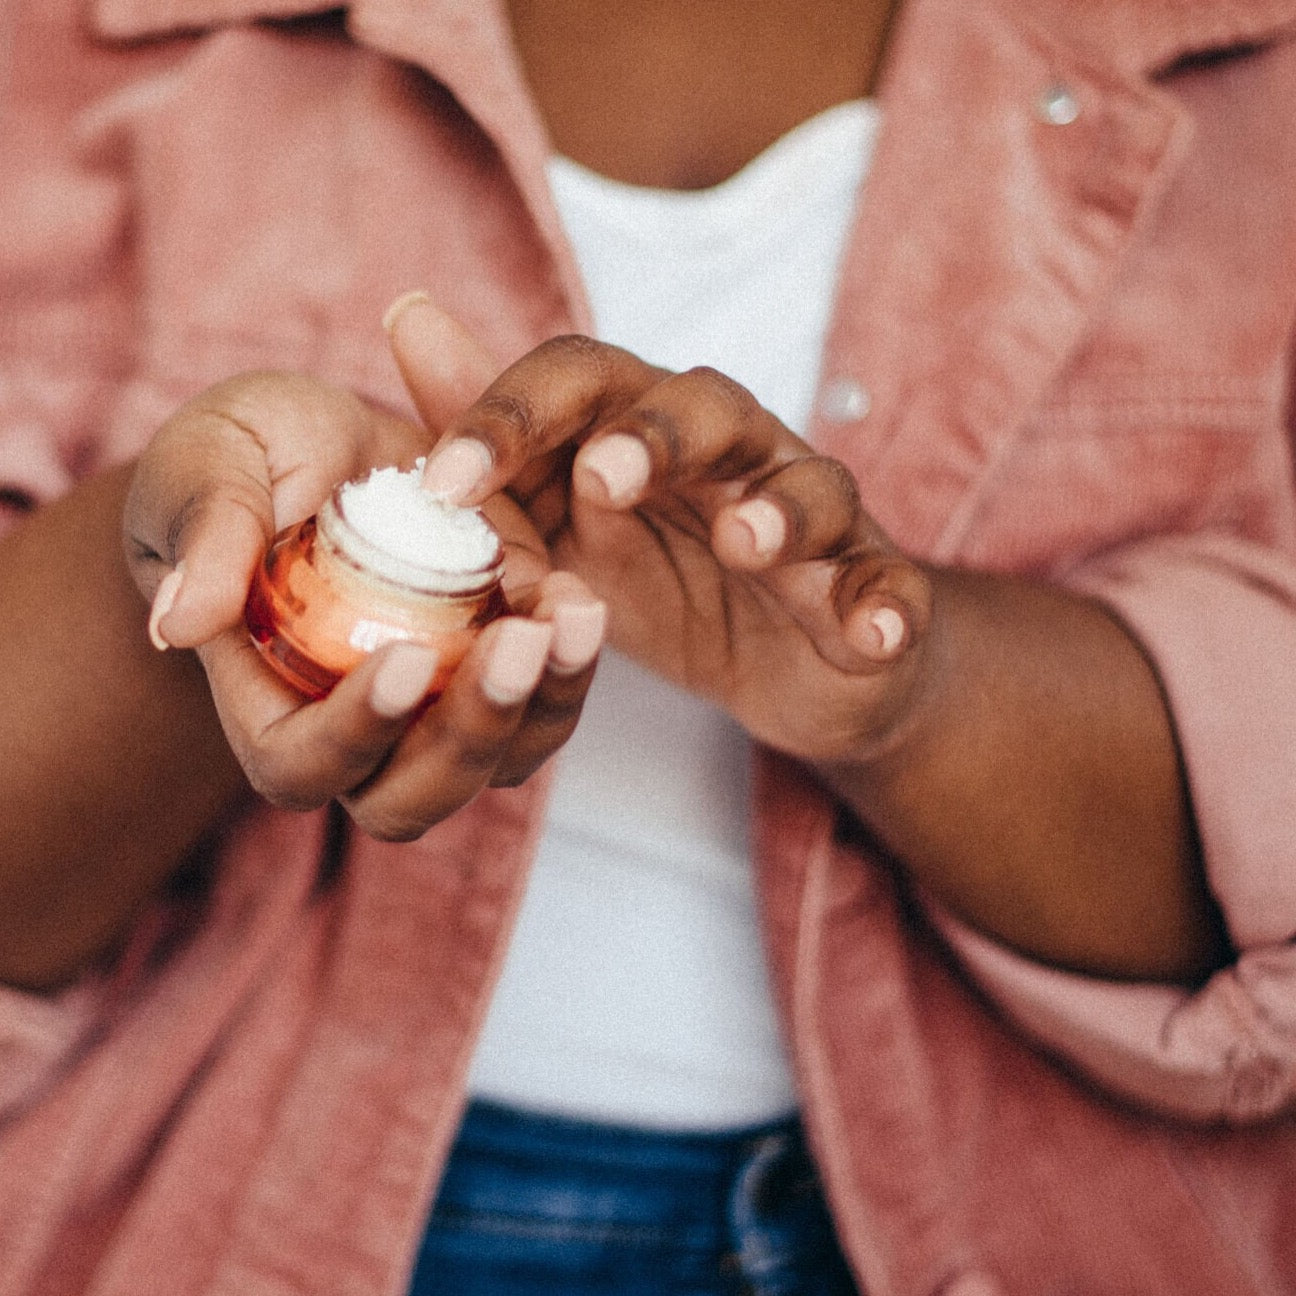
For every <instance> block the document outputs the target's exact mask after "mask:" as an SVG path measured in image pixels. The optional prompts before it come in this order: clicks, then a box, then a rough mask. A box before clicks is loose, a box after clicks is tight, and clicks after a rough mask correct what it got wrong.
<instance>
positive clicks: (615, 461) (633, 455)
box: [577, 432, 652, 504]
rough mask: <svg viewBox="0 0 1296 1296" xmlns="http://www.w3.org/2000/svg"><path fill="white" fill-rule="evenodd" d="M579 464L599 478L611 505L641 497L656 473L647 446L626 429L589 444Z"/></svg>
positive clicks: (578, 461)
mask: <svg viewBox="0 0 1296 1296" xmlns="http://www.w3.org/2000/svg"><path fill="white" fill-rule="evenodd" d="M577 465H578V467H579V468H580V470H581V471H583V472H588V473H591V474H592V475H593V476H594V477H595V478H597V479H598V482H599V485H600V486H601V487H602V488H603V491H604V492H605V493H606V495H607V498H608V502H609V503H610V504H626V503H629V502H630V501H631V500H632V499H635V498H637V497H638V496H639V494H640V493H641V492H642V491H643V488H644V487H645V486H647V485H648V478H649V476H650V475H651V473H652V462H651V461H650V460H649V458H648V449H647V447H646V446H645V445H644V443H643V442H642V441H640V440H639V438H638V437H633V436H630V435H629V434H627V433H625V432H613V433H612V434H611V435H609V436H605V437H602V438H601V439H600V440H598V441H595V442H593V443H592V444H590V445H587V446H586V447H585V448H584V449H583V450H582V451H581V452H580V455H579V456H578V457H577Z"/></svg>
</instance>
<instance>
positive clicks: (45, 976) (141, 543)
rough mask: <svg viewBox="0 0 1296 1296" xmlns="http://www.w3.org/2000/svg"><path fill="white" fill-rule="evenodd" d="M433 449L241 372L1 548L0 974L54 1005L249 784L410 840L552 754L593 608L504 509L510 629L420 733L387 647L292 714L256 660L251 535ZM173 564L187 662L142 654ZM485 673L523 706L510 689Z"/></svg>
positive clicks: (168, 630)
mask: <svg viewBox="0 0 1296 1296" xmlns="http://www.w3.org/2000/svg"><path fill="white" fill-rule="evenodd" d="M428 439H429V438H428V433H427V431H426V430H425V429H423V428H420V427H417V426H415V425H411V424H407V423H404V422H402V421H401V420H398V419H395V418H393V417H391V416H390V415H386V414H383V413H381V412H379V411H376V410H372V409H370V408H368V407H366V406H365V405H363V404H362V403H361V402H359V401H358V400H357V399H356V398H355V397H353V396H351V395H350V394H348V393H346V392H342V391H339V390H337V389H334V388H330V387H327V386H325V385H324V384H322V383H318V382H314V381H313V380H310V379H305V378H301V377H297V376H293V375H283V374H250V375H246V376H243V377H240V378H236V379H232V380H231V381H229V382H228V383H224V384H221V385H220V386H218V387H216V388H213V389H211V390H210V391H208V392H205V393H203V395H201V396H200V397H198V398H197V399H196V400H194V401H193V402H191V403H190V404H189V405H187V406H185V407H184V408H183V409H182V410H180V411H178V412H177V414H176V415H175V416H174V417H173V418H172V419H171V420H170V421H169V422H168V423H167V424H166V425H165V426H164V427H163V428H162V429H161V430H160V431H159V433H158V435H157V437H156V438H155V439H154V441H153V443H152V445H151V446H150V448H149V450H148V451H147V452H146V453H145V455H144V456H143V457H142V459H141V461H140V462H139V464H138V465H136V466H135V467H134V468H133V469H131V468H126V469H122V470H118V471H116V472H114V473H110V474H108V475H106V476H105V477H103V478H101V479H98V480H95V481H92V482H89V483H87V484H86V485H84V486H82V487H80V488H78V489H77V490H75V491H73V492H71V493H70V494H69V495H68V496H67V497H66V498H65V499H64V500H63V501H61V502H60V503H59V504H57V505H55V506H54V507H52V508H50V509H47V510H45V511H43V512H41V513H40V514H38V515H37V516H36V517H34V518H33V519H31V521H30V522H29V524H28V525H26V526H24V527H21V528H19V529H18V530H17V531H16V532H14V533H13V534H12V535H10V536H9V537H8V538H7V539H6V540H5V541H4V542H3V543H0V595H3V596H4V597H5V600H6V607H7V608H8V609H9V610H10V611H11V613H13V614H14V615H13V621H12V624H13V625H14V626H16V627H19V628H18V629H17V630H16V631H14V632H12V633H10V634H7V635H5V636H4V640H3V642H2V643H0V659H2V661H3V667H4V670H5V672H6V674H5V676H4V678H5V679H6V689H7V693H6V705H5V706H4V707H3V708H0V711H2V713H3V714H2V717H0V725H3V734H2V735H0V741H3V743H4V746H5V749H6V750H8V751H15V750H16V751H21V752H22V753H23V754H24V760H22V761H16V762H12V763H11V773H10V777H9V778H8V779H6V780H5V782H4V784H3V785H2V786H0V816H2V817H3V822H4V823H5V825H6V831H5V833H4V834H3V836H2V837H0V977H3V979H5V980H7V981H9V982H11V983H13V984H16V985H19V986H23V987H26V988H34V989H51V988H55V987H57V986H59V985H60V984H63V983H64V982H66V981H67V980H68V979H69V978H71V977H72V976H74V975H75V974H76V973H77V972H78V971H80V970H81V969H82V968H83V967H85V966H86V964H87V963H89V962H91V961H93V960H94V959H96V958H98V957H101V956H103V955H104V954H105V953H106V952H110V951H111V950H112V948H113V947H114V945H115V944H116V943H117V942H118V941H119V939H120V938H121V936H122V934H123V933H124V932H125V931H126V930H127V929H128V928H129V926H130V924H131V921H132V920H133V918H134V917H135V916H136V915H137V914H138V913H139V911H140V910H141V908H142V907H143V906H144V905H145V904H146V903H147V902H148V900H149V899H150V898H151V897H152V896H153V895H154V894H155V893H156V891H157V890H158V888H159V887H160V886H161V885H162V884H163V882H164V881H165V880H166V879H167V878H168V877H169V876H170V875H171V873H172V872H173V871H174V869H175V868H176V866H177V864H178V863H179V862H180V860H181V859H182V858H183V855H184V852H185V850H186V849H187V848H188V847H189V846H190V845H191V844H192V843H193V842H195V841H196V840H197V839H198V838H199V837H200V836H201V835H202V834H203V833H204V832H206V831H208V830H209V829H210V828H212V827H213V826H215V825H217V824H219V823H220V822H221V820H222V819H224V818H226V817H227V816H229V815H231V814H235V813H237V812H238V811H239V809H240V808H241V806H243V805H245V804H247V803H248V802H249V801H250V800H251V798H252V796H253V793H254V791H255V792H256V793H259V794H260V795H261V796H262V797H264V798H265V799H266V800H268V801H271V802H272V803H274V804H276V805H280V806H284V807H287V808H292V809H309V808H313V807H316V806H320V805H323V804H325V803H327V802H328V801H330V800H332V799H334V798H337V799H338V800H340V801H341V802H342V804H343V805H345V806H346V808H347V809H348V811H349V812H350V813H351V816H352V817H353V819H355V821H356V822H357V824H358V825H359V826H360V828H361V829H363V830H364V831H367V832H370V833H372V834H373V835H374V836H378V837H381V838H384V839H387V840H408V839H410V838H413V837H416V836H418V835H419V834H420V833H421V832H423V831H425V830H426V829H427V828H428V827H429V826H430V825H431V824H433V823H436V822H438V821H439V820H440V819H442V818H444V817H445V816H446V815H447V814H450V813H452V812H453V811H454V810H455V809H457V808H458V807H459V806H461V805H463V804H465V803H466V802H467V801H469V800H471V799H472V797H473V796H475V795H476V793H477V792H478V791H479V790H480V789H481V788H482V787H484V786H486V785H487V784H488V783H491V784H496V785H511V784H515V783H518V782H521V781H522V780H523V779H525V778H526V777H527V776H529V775H530V774H531V773H532V772H534V770H535V769H536V768H537V767H538V766H539V765H540V764H541V763H542V762H543V761H544V760H545V759H546V758H547V757H548V756H549V755H550V754H551V753H552V752H553V751H554V750H555V749H556V748H557V747H558V746H559V745H560V744H561V743H562V742H563V741H564V740H565V739H566V738H567V736H568V735H569V734H570V732H571V730H572V728H573V727H574V725H575V723H576V719H577V716H578V715H579V711H580V704H581V702H582V700H583V698H584V694H585V691H586V689H587V688H588V685H589V681H590V679H591V677H592V673H593V667H592V660H591V659H592V655H593V653H594V652H595V651H596V650H597V647H598V642H599V639H600V637H601V622H602V607H601V605H600V604H598V603H597V601H596V600H594V599H593V598H592V596H591V595H590V593H589V591H588V590H587V589H586V587H585V586H584V585H583V583H582V582H581V581H579V580H578V579H577V578H576V577H574V576H571V575H570V574H567V573H552V574H546V569H547V566H548V564H547V560H546V559H545V557H544V551H543V547H542V545H541V544H540V543H539V542H538V539H537V537H536V536H535V533H534V531H533V530H532V528H531V527H530V526H529V524H528V523H527V522H526V520H525V518H524V517H523V516H522V515H521V513H520V512H519V511H518V510H517V509H516V508H512V507H510V506H509V504H508V501H506V500H500V501H496V502H495V503H494V504H493V505H492V508H491V510H489V511H490V512H491V515H492V517H493V520H494V521H495V522H496V524H497V527H498V529H499V530H500V532H501V535H502V536H503V537H504V539H505V542H506V554H507V558H506V562H507V570H508V578H507V580H506V589H507V591H508V593H509V597H510V599H511V601H512V603H513V606H514V608H515V610H516V611H517V612H519V613H524V614H526V615H518V616H513V617H509V618H507V619H505V620H503V621H499V622H495V623H493V624H492V625H491V626H490V627H488V628H487V629H486V631H484V632H483V633H482V635H481V636H480V637H479V639H478V641H477V643H476V644H475V646H474V648H473V650H472V651H471V652H470V653H469V655H468V657H467V658H466V659H465V661H464V663H463V664H462V666H461V667H460V669H459V670H458V671H457V673H456V675H455V677H454V678H453V680H452V681H451V684H450V685H449V687H447V689H446V691H445V692H444V693H443V694H442V696H441V697H440V698H439V699H438V701H437V702H436V704H435V705H433V706H431V707H429V708H427V710H426V711H424V712H423V714H422V715H421V716H419V718H418V719H417V720H416V721H415V722H414V723H411V722H410V712H411V711H412V710H413V708H414V707H415V705H416V704H417V702H418V701H419V700H420V697H421V692H422V686H423V685H425V684H426V681H427V678H428V676H429V675H430V673H431V670H432V663H431V662H430V661H428V660H426V659H423V658H421V656H420V655H419V654H417V653H415V654H413V656H412V659H411V658H410V657H409V656H408V655H407V656H406V657H405V658H402V657H401V656H400V655H399V654H400V653H401V646H393V647H391V648H388V649H385V650H383V651H382V652H380V653H377V654H375V655H374V657H373V658H372V659H371V660H370V661H369V662H367V663H366V664H365V665H364V666H362V667H360V668H359V669H357V670H356V671H355V672H353V673H352V674H351V675H350V676H348V677H347V679H346V680H345V681H344V682H343V683H342V684H340V685H339V686H338V687H337V688H336V689H335V690H334V691H333V693H332V694H330V695H329V697H328V698H326V699H324V700H323V701H320V702H316V703H311V704H305V703H303V701H302V699H301V698H300V697H298V696H297V695H296V694H295V693H293V692H292V691H291V690H290V689H288V688H287V687H286V686H284V685H282V684H281V683H280V682H279V680H278V679H277V677H276V676H274V675H273V674H272V673H271V672H270V671H269V670H268V669H267V668H266V666H265V665H264V664H263V663H262V662H261V660H260V658H259V656H258V654H257V653H256V651H255V649H253V648H252V647H251V644H250V641H249V639H248V636H247V634H246V632H245V630H244V629H243V626H242V607H243V601H244V598H245V596H246V591H247V586H248V583H249V581H250V578H251V573H252V571H253V569H254V567H255V565H256V563H257V562H259V561H260V557H261V554H262V553H263V551H264V548H265V544H266V542H267V540H268V538H269V537H270V536H272V535H273V534H274V533H275V532H276V531H277V530H279V529H280V528H282V527H283V526H285V525H288V524H289V523H290V522H293V521H296V520H299V519H300V518H302V517H304V516H306V515H308V514H309V513H312V512H314V511H315V509H316V508H317V507H318V506H319V504H320V503H321V502H322V501H323V499H324V497H325V496H326V495H327V494H328V491H329V490H330V489H331V485H332V483H334V482H336V481H339V480H342V479H345V478H348V477H351V476H355V475H358V474H360V473H362V472H364V471H365V470H366V469H367V468H369V467H371V466H374V465H377V464H385V463H391V462H404V463H408V462H410V461H412V460H413V458H414V457H415V456H416V454H417V453H418V452H419V451H421V450H422V449H423V448H424V447H425V445H426V443H427V441H428ZM181 563H183V569H181V570H182V578H181V580H180V582H179V587H178V591H176V593H175V597H174V601H172V602H171V605H170V608H169V610H167V611H166V612H165V614H163V615H160V616H157V617H156V621H157V631H158V633H159V634H160V635H161V636H162V637H163V638H164V640H165V641H166V642H169V643H170V644H171V645H174V646H175V647H176V648H178V649H185V648H189V647H192V648H194V649H195V651H194V652H188V651H174V652H158V651H157V650H156V649H155V648H153V647H152V646H151V645H150V643H149V636H148V633H147V619H148V611H149V607H148V603H147V602H146V601H145V599H144V598H141V592H142V593H143V594H144V595H145V596H146V597H150V598H151V597H153V596H154V595H155V594H156V592H157V591H158V589H159V586H160V584H161V582H162V580H163V579H164V577H165V576H166V575H167V574H168V573H171V572H174V571H176V570H177V569H178V565H179V564H181ZM172 584H173V585H174V584H175V581H174V580H173V581H172ZM160 610H161V609H159V611H160ZM384 681H385V684H384ZM501 681H502V682H503V684H504V685H506V686H508V688H509V689H511V690H512V693H513V694H515V695H510V696H506V697H504V698H502V699H501V696H500V687H499V685H500V682H501ZM393 702H395V703H397V704H398V706H397V708H396V709H393V706H392V703H393ZM122 735H128V738H127V739H126V740H125V741H123V738H122ZM124 751H125V752H126V753H127V754H128V758H124V757H123V752H124ZM105 806H110V807H111V814H105V813H104V810H103V807H105Z"/></svg>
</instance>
